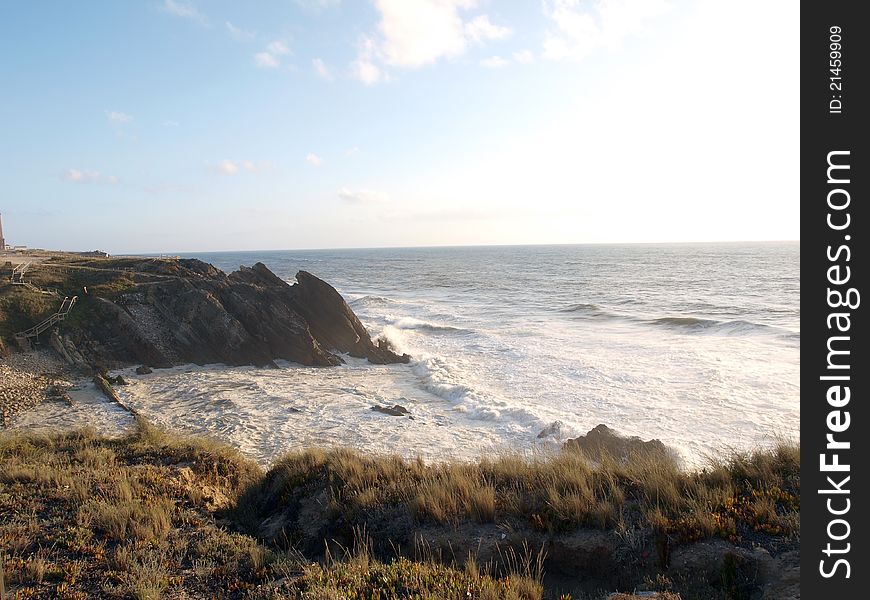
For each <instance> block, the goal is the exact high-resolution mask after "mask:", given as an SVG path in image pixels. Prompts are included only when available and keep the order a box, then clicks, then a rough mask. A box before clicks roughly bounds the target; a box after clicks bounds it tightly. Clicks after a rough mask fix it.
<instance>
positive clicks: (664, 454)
mask: <svg viewBox="0 0 870 600" xmlns="http://www.w3.org/2000/svg"><path fill="white" fill-rule="evenodd" d="M539 437H540V436H539ZM562 447H563V448H564V449H565V450H582V451H583V452H585V453H586V454H587V455H588V456H590V457H592V458H595V457H597V456H600V455H601V454H602V453H605V454H609V455H610V456H612V457H613V458H616V459H617V460H628V459H629V458H631V457H632V456H649V457H655V458H663V459H668V460H674V459H675V455H674V453H673V452H672V451H671V450H670V449H669V448H668V447H667V446H665V445H664V444H663V443H662V442H661V440H648V441H643V440H642V439H640V438H639V437H625V436H622V435H619V434H618V433H616V432H615V431H614V430H612V429H611V428H610V427H608V426H607V425H598V426H597V427H595V428H593V429H591V430H590V431H589V433H587V434H586V435H581V436H580V437H577V438H574V439H571V440H568V441H566V442H565V444H564V445H563V446H562Z"/></svg>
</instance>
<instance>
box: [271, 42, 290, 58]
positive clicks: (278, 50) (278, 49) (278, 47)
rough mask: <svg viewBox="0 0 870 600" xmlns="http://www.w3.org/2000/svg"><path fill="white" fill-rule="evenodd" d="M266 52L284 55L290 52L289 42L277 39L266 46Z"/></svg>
mask: <svg viewBox="0 0 870 600" xmlns="http://www.w3.org/2000/svg"><path fill="white" fill-rule="evenodd" d="M266 52H268V53H269V54H274V55H276V56H284V55H285V54H290V48H289V47H288V46H287V43H286V42H284V41H282V40H275V41H274V42H271V43H270V44H269V45H268V46H266Z"/></svg>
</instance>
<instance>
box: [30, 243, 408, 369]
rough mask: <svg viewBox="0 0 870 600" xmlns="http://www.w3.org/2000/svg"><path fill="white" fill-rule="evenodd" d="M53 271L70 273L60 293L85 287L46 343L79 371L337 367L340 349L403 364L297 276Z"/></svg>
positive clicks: (200, 265) (327, 293)
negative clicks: (278, 364) (281, 362)
mask: <svg viewBox="0 0 870 600" xmlns="http://www.w3.org/2000/svg"><path fill="white" fill-rule="evenodd" d="M155 264H156V265H157V266H156V267H155V266H154V265H155ZM52 268H54V267H52ZM85 269H91V270H90V271H88V270H85ZM49 270H50V269H45V268H44V269H43V271H49ZM54 270H55V272H60V271H61V270H65V271H64V272H66V273H73V274H74V277H73V276H67V277H66V280H65V282H66V283H67V284H68V287H69V286H70V285H72V284H71V283H70V282H71V281H72V280H73V279H74V280H75V283H78V284H82V283H84V284H85V285H80V286H79V287H78V290H77V291H76V292H75V293H76V294H77V295H78V296H79V302H78V304H77V306H76V307H75V309H74V312H73V313H71V314H70V317H69V318H68V319H67V321H65V322H64V323H63V324H62V325H61V326H60V336H56V337H59V339H54V340H52V346H53V347H56V349H57V347H61V348H63V349H64V350H66V352H65V353H66V354H68V355H69V356H70V357H71V358H72V359H73V361H75V362H81V363H83V364H81V365H79V366H90V367H96V368H115V367H118V366H121V365H128V364H135V363H141V364H144V365H150V366H154V367H168V366H171V365H177V364H182V363H198V364H206V363H218V362H219V363H226V364H230V365H247V364H251V365H257V366H265V365H270V364H271V363H272V361H273V360H275V359H286V360H290V361H293V362H297V363H301V364H303V365H314V366H331V365H337V364H340V363H341V362H342V359H341V357H340V356H339V354H340V353H346V354H349V355H351V356H355V357H359V358H367V359H368V360H369V361H371V362H373V363H378V364H385V363H397V362H408V360H409V357H408V356H407V355H402V356H400V355H397V354H396V353H394V352H393V351H392V350H391V349H390V348H389V347H387V344H386V343H385V342H383V341H381V342H380V343H378V344H376V343H374V342H373V341H372V339H371V337H370V335H369V333H368V332H367V331H366V329H365V327H363V325H362V323H361V322H360V320H359V319H358V318H357V316H356V315H355V314H354V313H353V311H352V310H351V308H350V307H349V306H348V304H347V303H346V302H345V301H344V299H343V298H342V297H341V295H340V294H339V293H338V292H337V291H336V290H335V289H334V288H333V287H332V286H330V285H329V284H328V283H326V282H324V281H322V280H320V279H318V278H317V277H315V276H314V275H312V274H310V273H307V272H304V271H300V272H299V274H298V275H297V281H298V283H296V284H294V285H289V284H288V283H286V282H285V281H283V280H282V279H280V278H279V277H277V276H276V275H275V274H274V273H272V272H271V271H270V270H269V269H268V268H267V267H266V266H265V265H263V264H262V263H257V264H255V265H254V266H253V267H250V268H248V267H241V268H240V269H239V270H238V271H235V272H233V273H230V274H226V273H224V272H222V271H220V270H219V269H216V268H215V267H213V266H212V265H209V264H207V263H204V262H202V261H199V260H194V259H179V260H172V261H163V262H157V263H153V262H147V263H146V262H142V263H140V264H135V263H134V264H132V265H130V266H124V267H123V268H114V273H115V276H108V275H107V272H108V271H109V269H108V268H106V267H82V266H75V267H63V268H62V269H60V268H54ZM89 281H93V282H98V283H95V284H92V285H91V286H88V285H87V283H88V282H89ZM53 283H57V281H55V282H53ZM61 283H64V281H61ZM68 293H72V292H68ZM46 338H47V339H48V336H46ZM58 351H59V352H60V350H58ZM79 357H80V358H81V360H79Z"/></svg>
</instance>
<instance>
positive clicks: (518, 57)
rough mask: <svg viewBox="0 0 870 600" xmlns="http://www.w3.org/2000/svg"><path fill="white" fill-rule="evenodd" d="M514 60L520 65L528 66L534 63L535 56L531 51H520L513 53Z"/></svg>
mask: <svg viewBox="0 0 870 600" xmlns="http://www.w3.org/2000/svg"><path fill="white" fill-rule="evenodd" d="M514 60H515V61H517V62H518V63H520V64H521V65H528V64H530V63H533V62H535V55H534V54H532V51H531V50H520V51H519V52H514Z"/></svg>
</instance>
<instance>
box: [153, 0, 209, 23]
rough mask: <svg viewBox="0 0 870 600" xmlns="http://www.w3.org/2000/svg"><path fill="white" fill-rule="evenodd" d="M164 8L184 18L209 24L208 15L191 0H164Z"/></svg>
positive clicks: (171, 13)
mask: <svg viewBox="0 0 870 600" xmlns="http://www.w3.org/2000/svg"><path fill="white" fill-rule="evenodd" d="M163 10H164V11H165V12H167V13H169V14H170V15H173V16H176V17H181V18H182V19H190V20H191V21H196V22H197V23H199V24H200V25H208V17H206V16H205V15H204V14H202V13H201V12H199V10H198V9H197V8H196V7H195V6H194V5H193V4H191V3H190V2H182V1H181V0H163Z"/></svg>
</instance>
